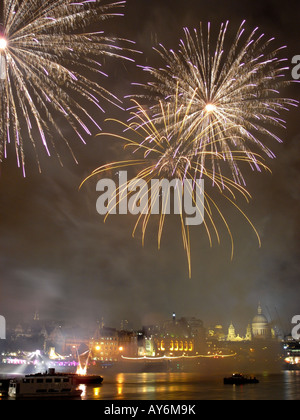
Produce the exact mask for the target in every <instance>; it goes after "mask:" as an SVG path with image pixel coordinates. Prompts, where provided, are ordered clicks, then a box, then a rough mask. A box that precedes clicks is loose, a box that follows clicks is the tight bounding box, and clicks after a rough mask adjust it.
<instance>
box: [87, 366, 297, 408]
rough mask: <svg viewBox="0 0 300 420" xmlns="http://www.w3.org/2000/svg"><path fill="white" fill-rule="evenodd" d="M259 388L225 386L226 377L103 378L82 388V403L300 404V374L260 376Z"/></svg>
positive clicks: (156, 375)
mask: <svg viewBox="0 0 300 420" xmlns="http://www.w3.org/2000/svg"><path fill="white" fill-rule="evenodd" d="M257 378H258V379H259V381H260V383H259V384H256V385H254V384H248V385H243V386H232V385H224V384H223V377H220V376H214V377H202V376H200V375H197V374H193V373H119V374H115V375H108V376H105V375H104V381H103V384H102V385H101V386H96V387H93V386H81V389H82V390H83V393H82V400H116V401H118V400H119V401H122V400H123V401H124V400H133V401H134V400H136V401H138V400H140V401H141V400H160V401H164V400H165V401H170V400H181V401H183V400H300V371H285V372H281V373H277V374H267V373H265V374H260V375H257Z"/></svg>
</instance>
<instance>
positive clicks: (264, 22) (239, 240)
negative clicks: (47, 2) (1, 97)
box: [0, 0, 300, 334]
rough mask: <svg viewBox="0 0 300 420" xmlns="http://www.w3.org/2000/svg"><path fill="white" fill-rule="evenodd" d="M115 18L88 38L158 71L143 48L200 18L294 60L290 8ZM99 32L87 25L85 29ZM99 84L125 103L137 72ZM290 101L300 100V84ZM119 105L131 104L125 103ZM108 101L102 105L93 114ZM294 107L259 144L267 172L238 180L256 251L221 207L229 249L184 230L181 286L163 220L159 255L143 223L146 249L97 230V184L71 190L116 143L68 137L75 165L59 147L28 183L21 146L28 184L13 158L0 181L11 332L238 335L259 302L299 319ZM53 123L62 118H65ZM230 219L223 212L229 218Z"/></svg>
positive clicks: (167, 4)
mask: <svg viewBox="0 0 300 420" xmlns="http://www.w3.org/2000/svg"><path fill="white" fill-rule="evenodd" d="M124 12H125V16H124V17H120V18H116V19H114V20H110V21H106V22H105V23H104V24H103V23H100V27H99V29H102V28H104V30H105V31H106V33H108V34H114V35H115V36H120V37H124V38H128V39H131V40H134V41H136V49H138V50H140V51H142V52H143V53H144V54H143V55H141V54H136V55H133V57H134V58H135V59H136V64H140V65H144V64H148V65H154V66H155V65H159V64H161V63H160V62H159V60H158V56H157V55H155V53H154V52H153V51H152V47H153V46H155V45H157V43H159V42H161V43H162V44H164V45H165V46H166V47H168V48H174V49H175V48H177V46H178V42H179V39H180V37H181V36H182V35H183V31H182V28H183V27H184V26H188V27H190V28H194V27H198V25H199V22H200V21H202V22H207V21H210V22H211V23H212V28H213V29H214V30H215V31H218V30H219V26H220V23H221V22H225V21H226V20H230V29H231V30H232V32H233V34H234V33H236V31H237V29H238V27H239V25H240V23H241V22H242V20H244V19H246V22H247V23H246V28H247V30H248V31H249V32H250V31H251V30H252V29H253V28H255V27H256V26H259V28H260V32H264V33H266V35H268V36H269V37H272V36H274V37H275V38H276V46H281V45H287V46H288V49H287V50H286V52H285V55H286V57H287V58H288V59H289V61H290V62H291V60H292V57H293V56H294V55H297V54H300V26H299V17H300V3H299V1H296V0H295V1H292V0H286V1H285V2H283V1H277V0H270V1H267V0H260V1H256V0H252V1H249V0H246V1H240V0H236V1H235V0H228V1H221V0H210V1H204V0H185V1H182V0H180V1H179V0H128V1H127V6H126V8H125V11H124ZM96 28H97V30H99V29H98V27H96ZM104 64H105V65H104V68H105V70H106V72H107V73H108V74H109V76H110V77H109V79H107V80H106V79H104V80H101V83H102V82H103V84H104V85H105V86H106V87H107V88H109V89H110V90H111V91H112V92H113V93H115V94H116V95H117V96H119V97H121V98H123V97H124V96H126V95H130V94H131V93H133V92H135V88H134V87H132V85H131V83H132V82H140V81H144V80H145V79H144V78H145V73H144V72H142V70H140V69H139V68H138V67H136V64H134V63H129V62H126V63H125V62H120V61H117V60H114V59H111V60H110V59H106V60H105V63H104ZM284 93H286V95H287V96H289V97H292V98H294V99H298V100H300V85H297V84H294V85H293V86H291V87H289V88H288V89H287V91H286V92H284ZM125 104H126V106H128V105H129V103H128V102H125ZM104 105H105V104H104ZM105 108H106V114H105V115H103V114H101V113H99V114H95V116H96V117H97V121H99V122H100V125H101V126H102V128H103V131H109V130H110V129H113V128H112V127H110V126H109V125H110V123H108V122H105V121H104V120H105V118H109V117H118V118H121V119H123V120H124V121H125V120H126V118H127V115H128V114H126V113H122V112H121V111H119V110H117V109H116V108H113V107H112V106H107V105H105ZM299 116H300V110H299V108H298V109H293V110H291V111H290V112H289V113H286V114H285V115H283V117H284V118H285V119H286V120H287V130H279V134H280V136H281V138H282V139H283V140H284V143H283V144H276V143H275V141H272V140H270V139H269V140H268V142H267V145H268V146H269V147H271V149H272V150H273V151H274V153H275V154H276V156H277V159H276V160H272V161H267V164H268V166H269V167H270V168H271V169H272V175H271V174H268V173H261V174H256V173H252V172H249V173H248V174H247V180H248V189H249V191H250V193H251V195H252V197H253V199H252V201H251V203H250V204H246V202H240V204H241V206H242V208H243V210H245V212H246V213H247V215H248V216H249V218H250V219H251V221H252V222H253V223H254V225H255V227H256V228H257V230H258V231H259V234H260V236H261V239H262V248H261V249H260V248H259V247H258V242H257V239H256V237H255V235H254V233H253V231H252V229H251V227H250V226H249V225H248V224H247V223H246V222H245V220H244V219H243V217H242V216H240V215H239V214H238V213H237V212H236V211H232V210H230V209H229V210H228V217H229V221H230V226H231V229H232V233H233V235H234V239H235V254H234V259H233V261H231V259H230V253H231V248H230V241H229V237H228V235H227V234H226V231H225V230H224V229H223V228H222V225H220V231H221V239H222V242H221V245H218V244H217V241H214V246H213V248H210V246H209V242H208V239H207V235H206V233H205V230H204V227H203V226H199V227H195V229H192V235H191V241H192V264H193V265H192V269H193V272H192V274H193V275H192V279H189V278H188V270H187V263H186V256H185V252H184V250H183V246H182V240H181V231H180V224H179V223H178V221H177V223H174V220H173V219H172V218H170V220H167V224H166V228H165V231H164V235H163V241H162V247H161V250H160V251H158V250H157V244H156V237H157V223H155V222H153V224H151V225H149V228H148V234H147V236H146V244H145V247H144V248H143V247H142V246H141V238H140V235H138V234H137V235H136V237H135V238H132V237H131V232H132V228H133V226H134V223H135V218H134V217H132V216H128V217H127V216H125V217H124V216H112V217H111V218H109V219H108V221H107V222H106V224H104V223H103V218H102V217H101V216H99V215H98V214H97V213H96V200H97V197H98V193H97V192H96V179H91V180H90V181H89V182H87V183H86V184H85V185H84V187H83V188H82V189H81V190H80V191H79V190H78V187H79V185H80V183H81V181H82V180H83V179H84V178H85V177H86V176H87V175H88V174H90V172H91V171H92V170H94V169H95V168H96V167H98V166H100V165H102V164H105V163H108V162H110V161H112V160H116V159H117V160H119V159H122V155H121V152H122V149H121V147H120V144H118V142H117V141H115V140H112V139H111V138H109V137H107V138H105V137H97V136H96V134H97V131H95V130H94V132H93V136H92V137H90V138H88V139H87V145H86V146H84V145H82V144H81V143H80V142H79V141H77V140H76V139H74V136H73V134H71V133H70V143H71V145H72V147H73V149H74V151H75V154H76V156H77V158H78V161H79V163H78V165H77V164H75V163H74V161H73V160H72V158H71V156H70V155H69V153H68V150H67V149H64V146H59V148H60V151H61V154H62V155H63V161H64V166H63V167H61V166H60V164H59V162H58V161H57V159H56V157H55V155H53V156H52V157H51V158H49V157H47V156H46V155H45V153H44V152H42V155H41V164H42V174H39V172H38V168H37V166H36V163H35V159H34V154H33V152H32V149H31V146H30V145H28V147H27V148H26V156H27V161H26V168H27V178H26V179H24V178H23V177H22V172H21V170H19V169H18V168H17V166H16V159H15V156H14V151H13V150H12V149H11V150H10V153H9V157H8V159H6V160H5V161H4V162H3V164H2V166H1V177H0V189H1V192H0V247H1V248H0V249H1V252H0V313H1V315H4V316H5V317H6V318H7V322H8V323H10V322H11V323H13V322H18V321H21V320H25V319H30V318H31V317H32V316H33V314H34V312H35V311H36V310H39V313H40V317H41V318H44V319H46V318H54V319H57V320H66V321H74V322H78V323H83V324H84V323H87V322H94V321H95V320H97V319H101V318H102V317H104V320H105V324H106V325H109V326H116V327H119V325H120V321H121V320H122V319H128V320H129V322H130V324H131V325H132V327H140V326H141V325H144V324H149V323H152V322H156V320H159V319H165V318H170V317H171V315H172V313H173V312H176V314H177V316H179V317H181V316H195V317H198V318H200V319H202V320H203V321H204V323H205V325H206V326H209V325H214V324H215V323H222V324H224V325H225V326H227V325H228V324H229V323H230V322H231V321H232V322H233V323H234V324H235V325H236V327H237V329H238V332H241V333H242V334H244V329H245V328H246V326H247V323H248V322H249V321H250V320H251V319H252V318H253V316H254V315H255V312H256V308H257V305H258V303H259V302H261V304H262V306H263V308H264V312H265V315H267V316H268V317H269V318H270V317H272V318H278V317H279V318H280V321H281V325H282V326H283V327H284V328H285V330H288V328H289V327H290V322H291V318H292V316H293V315H295V314H298V313H300V303H299V296H300V247H299V235H300V223H299V211H300V126H299ZM62 124H63V121H62ZM226 211H227V210H226Z"/></svg>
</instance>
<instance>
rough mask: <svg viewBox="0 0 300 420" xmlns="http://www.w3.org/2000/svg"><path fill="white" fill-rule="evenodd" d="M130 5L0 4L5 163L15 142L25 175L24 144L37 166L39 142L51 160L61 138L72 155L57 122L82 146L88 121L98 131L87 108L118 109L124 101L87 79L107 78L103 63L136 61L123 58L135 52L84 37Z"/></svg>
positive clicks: (68, 0) (100, 37)
mask: <svg viewBox="0 0 300 420" xmlns="http://www.w3.org/2000/svg"><path fill="white" fill-rule="evenodd" d="M125 3H126V2H125V1H119V2H107V1H105V0H94V1H85V2H78V3H76V2H73V1H72V0H3V3H2V6H1V8H2V16H3V20H2V25H1V26H0V91H1V100H0V136H1V144H0V158H1V160H2V159H3V157H6V156H7V145H8V144H9V143H10V142H13V143H14V145H15V150H16V155H17V161H18V165H19V166H21V167H22V168H23V172H24V174H25V156H24V148H23V146H24V141H26V140H30V141H31V143H32V145H33V147H34V149H35V150H36V156H37V161H38V163H39V157H38V152H37V141H38V139H39V140H40V141H41V142H42V144H43V146H44V148H45V150H46V152H47V154H48V155H50V152H51V149H54V150H55V149H56V148H55V141H54V137H57V136H58V137H60V138H61V139H63V140H64V142H65V143H66V144H67V146H68V147H69V149H70V151H71V153H72V149H71V146H70V145H69V142H68V140H67V139H66V138H65V135H64V134H63V132H62V130H61V129H60V127H59V126H58V124H57V123H56V119H57V118H58V117H59V118H60V117H61V116H62V117H63V118H64V119H65V121H67V122H68V124H69V125H70V126H71V127H72V129H73V130H74V131H75V133H76V135H77V136H78V138H79V139H80V140H81V141H82V142H84V143H85V138H86V136H87V135H91V132H90V130H89V128H88V125H87V123H86V122H85V120H87V121H89V122H91V123H92V125H95V126H96V127H97V128H98V129H99V130H100V126H99V125H98V123H97V122H96V121H95V119H94V118H93V117H92V116H91V115H90V114H89V112H88V111H87V107H88V106H89V105H91V106H93V108H94V109H98V110H100V111H101V112H103V111H104V110H103V107H102V102H106V101H109V102H111V103H113V104H115V105H117V106H120V107H121V104H122V102H121V100H120V99H118V98H117V97H116V96H115V95H113V94H112V93H110V92H109V91H107V90H106V89H105V88H104V87H102V86H101V85H100V84H99V83H96V82H93V81H92V80H91V78H90V79H89V78H88V75H89V74H91V75H92V74H95V75H96V77H97V79H98V78H99V77H101V76H106V74H105V73H104V72H103V70H102V65H101V63H100V62H99V58H101V57H102V56H111V57H119V58H122V59H126V60H130V61H133V60H132V59H131V58H129V57H127V56H126V55H125V54H126V51H130V52H132V50H131V49H130V48H125V47H124V48H121V47H120V46H119V44H121V45H123V41H124V42H125V41H127V40H121V39H115V38H110V37H106V36H105V35H104V33H103V32H92V33H88V32H87V33H85V32H83V31H82V29H84V28H87V26H88V25H90V24H92V23H94V24H95V23H97V22H99V21H103V20H105V19H108V18H112V17H115V16H122V14H121V13H119V12H118V11H119V10H120V9H121V8H122V7H124V6H125ZM0 24H1V22H0ZM1 27H2V30H1ZM1 32H2V34H1ZM128 42H129V43H131V41H128ZM124 45H125V44H124ZM127 45H128V44H127ZM50 129H52V133H53V134H52V133H50ZM53 129H54V131H53ZM36 130H38V135H37V136H36V135H35V133H34V131H36ZM57 142H58V141H57ZM56 153H57V155H58V157H59V153H58V152H57V151H56ZM72 154H73V153H72ZM73 157H74V155H73ZM74 159H75V157H74ZM75 160H76V159H75ZM39 166H40V165H39Z"/></svg>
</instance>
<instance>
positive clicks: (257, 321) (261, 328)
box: [252, 305, 271, 338]
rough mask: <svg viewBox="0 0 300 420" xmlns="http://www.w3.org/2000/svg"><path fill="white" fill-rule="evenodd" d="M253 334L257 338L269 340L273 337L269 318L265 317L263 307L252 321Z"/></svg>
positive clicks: (259, 307) (259, 308)
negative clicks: (268, 338)
mask: <svg viewBox="0 0 300 420" xmlns="http://www.w3.org/2000/svg"><path fill="white" fill-rule="evenodd" d="M252 333H253V337H256V338H267V337H269V336H270V335H271V331H270V326H269V323H268V320H267V318H266V317H265V316H264V315H263V313H262V309H261V306H260V305H259V306H258V311H257V315H255V317H254V318H253V321H252Z"/></svg>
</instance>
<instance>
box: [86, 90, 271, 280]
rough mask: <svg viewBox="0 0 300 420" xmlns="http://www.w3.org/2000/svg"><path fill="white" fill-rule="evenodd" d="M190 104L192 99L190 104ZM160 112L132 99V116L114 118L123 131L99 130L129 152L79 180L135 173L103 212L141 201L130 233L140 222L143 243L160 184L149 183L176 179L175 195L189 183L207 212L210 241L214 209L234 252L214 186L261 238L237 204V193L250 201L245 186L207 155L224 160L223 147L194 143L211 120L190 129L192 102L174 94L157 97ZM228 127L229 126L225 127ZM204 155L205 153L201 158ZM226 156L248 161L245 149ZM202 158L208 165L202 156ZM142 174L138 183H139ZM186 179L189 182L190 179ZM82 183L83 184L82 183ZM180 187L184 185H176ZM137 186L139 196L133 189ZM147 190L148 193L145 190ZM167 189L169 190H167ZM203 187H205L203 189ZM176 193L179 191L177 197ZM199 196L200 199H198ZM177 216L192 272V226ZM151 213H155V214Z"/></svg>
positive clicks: (160, 227) (160, 216)
mask: <svg viewBox="0 0 300 420" xmlns="http://www.w3.org/2000/svg"><path fill="white" fill-rule="evenodd" d="M190 105H191V104H190ZM158 107H159V109H160V113H161V115H162V121H161V120H160V123H158V122H157V120H153V119H152V117H151V116H150V114H149V112H148V110H147V109H146V108H145V107H144V106H142V105H140V104H139V103H138V102H136V101H134V107H133V109H135V111H132V121H131V122H130V123H124V122H121V121H117V120H110V122H112V121H115V122H117V123H118V125H119V126H120V127H121V128H122V133H120V134H117V133H101V134H100V135H105V136H112V137H114V138H117V139H121V140H122V141H124V142H125V149H128V148H129V149H130V158H129V159H127V160H123V161H118V162H112V163H109V164H107V165H103V166H101V167H99V168H97V169H96V170H94V171H93V172H92V173H91V174H90V175H89V176H88V177H87V178H86V179H85V180H84V181H83V183H82V185H83V184H84V183H85V182H86V181H87V180H88V179H90V178H91V177H95V176H101V177H102V176H103V174H105V173H107V172H108V171H110V172H112V171H113V172H116V171H119V170H121V169H122V168H124V169H129V168H132V167H133V168H135V175H134V176H133V177H130V179H127V180H126V182H125V183H124V184H122V185H120V186H119V191H118V197H119V199H118V201H115V202H114V203H113V201H114V199H115V197H112V198H111V201H112V203H111V204H112V205H108V208H109V211H108V212H107V213H106V217H105V218H107V217H108V216H109V214H111V213H113V214H116V213H115V208H116V206H117V205H119V204H120V203H121V202H122V200H124V199H129V198H130V197H133V196H134V198H133V199H134V200H135V204H137V203H138V205H139V215H138V217H137V221H136V224H135V226H134V229H133V236H135V232H136V230H137V228H138V226H140V227H141V231H142V243H143V244H144V240H145V234H146V230H147V227H148V224H149V221H150V218H151V215H153V212H152V211H151V209H152V204H153V202H156V201H157V200H159V199H160V198H161V197H160V194H161V190H160V189H159V188H157V184H155V186H156V187H153V184H152V181H153V180H155V181H158V182H159V184H161V182H162V181H163V180H166V179H167V180H169V181H170V180H175V181H176V183H177V184H174V195H173V199H174V201H175V200H177V202H181V203H182V202H183V196H182V194H183V188H189V191H188V193H189V195H190V196H191V197H192V201H193V204H194V206H195V208H196V209H197V211H199V212H201V211H202V210H201V207H202V208H203V211H204V212H205V217H204V218H203V224H204V227H205V230H206V232H207V235H208V238H209V242H210V245H211V246H212V244H213V234H215V236H216V238H217V240H218V242H220V235H219V231H218V228H217V224H216V222H215V217H216V216H215V215H216V214H217V215H218V216H219V218H221V220H222V222H223V223H224V224H225V226H226V229H227V230H228V233H229V235H230V239H231V244H232V256H233V249H234V242H233V235H232V233H231V230H230V227H229V224H228V223H227V221H226V218H225V216H224V215H223V213H222V211H221V209H220V206H219V205H218V203H217V201H216V199H215V198H214V195H215V191H217V192H218V194H219V198H220V196H221V197H222V199H225V201H227V202H230V203H231V204H232V205H233V206H234V207H235V208H236V209H238V210H239V211H240V212H241V213H242V215H243V216H244V217H245V218H246V219H247V221H248V222H249V223H250V224H251V226H252V228H253V229H254V231H255V233H256V235H257V237H258V240H259V243H260V239H259V235H258V233H257V231H256V230H255V228H254V226H253V224H252V223H251V221H250V220H249V219H248V217H247V216H246V215H245V213H243V211H242V210H241V209H240V208H239V207H238V205H237V203H236V201H237V195H241V196H242V197H243V198H245V199H246V200H247V201H249V199H250V198H251V197H250V194H249V193H248V191H247V190H246V189H245V188H244V187H243V186H241V185H239V184H238V183H235V182H234V181H233V180H232V179H230V178H226V177H224V175H222V174H221V173H217V172H216V171H215V170H213V169H212V168H211V167H210V165H208V164H207V162H208V161H210V162H215V161H218V162H220V164H221V162H226V158H227V156H225V155H224V153H222V154H220V153H218V152H216V151H211V150H208V149H209V148H208V147H207V148H206V149H203V148H202V149H199V148H197V147H195V144H197V143H198V141H199V139H200V138H201V137H203V136H205V135H206V132H207V131H209V132H212V131H213V127H212V125H213V124H214V123H211V124H210V125H209V127H206V126H204V128H203V131H201V132H200V131H199V130H198V129H197V130H196V128H195V127H194V130H186V129H185V128H186V124H187V122H188V121H189V118H190V115H189V110H190V106H188V107H186V108H185V107H183V106H180V105H178V97H177V96H176V100H175V101H174V102H172V103H166V102H162V101H160V102H159V105H158ZM203 118H205V117H203ZM227 129H228V127H227ZM226 139H227V135H226V133H225V132H224V133H223V135H222V141H224V140H226ZM219 141H220V136H216V137H215V138H210V146H211V145H212V144H214V143H218V142H219ZM204 157H205V159H204ZM230 158H231V159H232V160H233V161H234V162H241V161H246V162H248V160H249V158H248V155H247V153H245V152H244V151H240V152H235V151H232V152H230ZM255 158H256V162H257V165H259V166H260V168H264V169H266V170H268V168H267V167H266V166H265V164H264V162H263V160H262V158H261V157H260V156H259V155H256V157H255ZM204 160H205V162H206V165H203V164H202V163H201V162H203V161H204ZM201 179H204V180H205V191H204V194H203V195H202V196H201V197H200V195H201V192H200V190H199V189H198V188H197V185H198V184H197V180H201ZM141 180H142V183H141ZM188 180H190V181H191V182H188ZM82 185H81V186H82ZM180 187H182V188H180ZM137 189H138V190H139V193H138V196H136V191H137ZM149 192H151V193H150V195H149ZM168 193H169V194H170V190H169V191H168ZM202 193H203V191H202ZM176 195H177V196H178V197H177V198H176ZM168 199H169V197H168V196H167V197H166V196H165V201H164V199H162V203H161V208H160V211H159V212H157V213H156V214H158V219H159V220H158V248H160V246H161V239H162V233H163V228H164V224H165V219H166V214H169V213H166V212H165V211H164V206H165V205H166V204H165V203H166V202H167V201H168ZM201 200H202V201H201ZM176 214H178V217H179V218H180V225H181V232H182V239H183V246H184V249H185V251H186V255H187V261H188V269H189V275H190V276H191V245H190V232H189V226H188V225H187V224H186V219H185V215H184V212H183V211H178V212H177V213H176ZM153 217H155V216H153Z"/></svg>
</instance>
